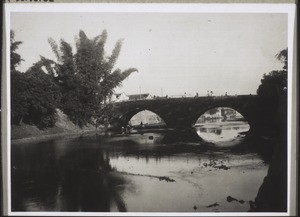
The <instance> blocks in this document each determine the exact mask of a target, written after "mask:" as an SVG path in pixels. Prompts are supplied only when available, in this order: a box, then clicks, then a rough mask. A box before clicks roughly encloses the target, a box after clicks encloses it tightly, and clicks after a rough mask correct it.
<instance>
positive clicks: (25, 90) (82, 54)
mask: <svg viewBox="0 0 300 217" xmlns="http://www.w3.org/2000/svg"><path fill="white" fill-rule="evenodd" d="M106 40H107V32H106V30H104V31H103V32H102V34H101V35H98V36H96V37H95V38H92V39H89V38H88V37H87V36H86V35H85V33H84V32H83V31H80V32H79V36H78V38H77V39H76V53H75V54H73V51H72V47H71V45H70V44H69V43H67V42H66V41H64V40H60V43H59V45H58V44H57V43H56V42H55V41H54V40H53V39H51V38H50V39H49V43H50V46H51V47H52V50H53V52H54V54H55V56H56V61H52V60H49V59H47V58H45V57H41V59H40V61H38V62H37V63H35V64H33V66H32V67H30V68H29V69H28V70H27V71H26V72H25V73H21V72H18V71H16V67H17V66H18V65H19V64H20V62H21V61H22V59H21V56H20V55H19V54H17V53H16V52H15V51H16V49H17V48H18V46H19V45H20V44H21V43H22V42H18V41H15V40H14V34H13V32H12V37H11V47H12V49H11V87H12V88H11V89H12V94H11V98H12V120H13V123H15V124H18V123H20V122H21V121H23V122H26V123H32V124H35V125H37V126H38V127H40V128H43V127H51V126H53V125H54V124H55V109H56V108H60V109H61V110H62V111H63V112H64V113H65V114H66V115H68V117H69V118H70V120H71V121H72V122H74V123H75V124H77V125H79V126H80V127H82V126H84V125H86V124H87V123H94V124H95V123H96V124H101V123H102V124H103V122H106V121H107V118H108V116H109V114H108V113H109V111H110V109H108V106H106V100H107V98H108V97H110V96H111V95H112V94H113V91H114V88H116V87H117V86H120V85H121V83H122V81H123V80H124V79H125V78H127V77H128V76H129V75H130V74H131V73H132V72H135V71H137V69H135V68H129V69H127V70H125V71H121V70H120V69H115V68H114V67H115V63H116V61H117V59H118V57H119V54H120V51H121V47H122V40H119V41H117V43H116V45H115V47H114V49H113V51H112V54H111V55H109V56H107V55H106V53H105V50H104V46H105V43H106Z"/></svg>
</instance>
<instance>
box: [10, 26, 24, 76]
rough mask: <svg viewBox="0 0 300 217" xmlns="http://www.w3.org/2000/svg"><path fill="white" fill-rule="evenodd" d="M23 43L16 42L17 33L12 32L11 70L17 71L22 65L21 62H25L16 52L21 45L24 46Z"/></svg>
mask: <svg viewBox="0 0 300 217" xmlns="http://www.w3.org/2000/svg"><path fill="white" fill-rule="evenodd" d="M22 43H23V42H22V41H16V40H15V32H14V31H13V30H11V31H10V70H11V71H16V67H17V66H18V65H20V63H21V61H24V60H23V59H22V58H21V55H20V54H18V53H17V52H16V50H17V49H18V48H19V45H20V44H22Z"/></svg>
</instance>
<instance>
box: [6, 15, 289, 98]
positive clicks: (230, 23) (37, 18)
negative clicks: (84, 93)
mask: <svg viewBox="0 0 300 217" xmlns="http://www.w3.org/2000/svg"><path fill="white" fill-rule="evenodd" d="M11 29H12V30H14V32H15V39H16V40H17V41H22V42H23V44H21V45H20V46H19V49H18V50H17V52H18V53H19V54H20V55H21V56H22V58H23V59H24V60H25V61H23V62H22V63H21V65H20V67H19V68H18V69H19V70H20V71H26V70H27V69H28V68H29V67H30V66H31V65H32V64H33V63H34V62H36V61H38V60H39V56H40V55H42V56H44V57H47V58H50V59H53V60H55V56H54V53H53V52H52V50H51V47H50V45H49V43H48V38H49V37H51V38H53V39H54V40H55V41H57V42H59V40H60V39H64V40H65V41H67V42H69V43H70V44H71V45H72V46H73V52H74V53H75V51H76V48H75V37H76V36H78V33H79V31H80V30H83V31H84V32H85V33H86V35H87V36H88V37H89V38H93V37H95V36H97V35H99V34H101V32H102V31H103V30H104V29H106V30H107V32H108V40H107V43H106V46H105V50H106V52H107V54H108V55H109V54H110V53H111V51H112V49H113V47H114V45H115V43H116V42H117V40H118V39H121V38H122V39H124V43H123V47H122V50H121V53H120V56H119V59H118V61H117V63H116V67H117V68H120V69H121V70H125V69H127V68H130V67H134V68H137V69H138V72H135V73H133V74H131V75H130V77H128V78H127V79H126V80H125V81H124V82H123V85H122V87H120V88H117V89H116V90H115V91H116V92H117V93H121V92H125V93H126V94H138V93H140V92H141V93H150V94H152V95H156V96H161V95H168V96H179V95H183V94H184V93H186V94H187V95H190V96H194V95H195V94H196V93H198V94H199V95H200V96H201V95H205V94H206V93H207V91H213V93H214V95H224V94H225V92H227V94H228V95H235V94H238V95H239V94H255V93H256V90H257V88H258V86H259V84H260V80H261V79H262V76H263V74H264V73H268V72H270V71H272V70H278V69H281V68H282V64H281V63H280V62H279V61H278V60H276V58H275V55H276V54H277V53H278V52H279V51H280V50H283V49H285V48H286V47H287V14H283V13H277V14H273V13H261V14H256V13H248V14H245V13H102V12H101V13H79V12H76V13H74V12H69V13H56V12H55V13H53V12H52V13H38V12H31V13H30V12H27V13H25V12H14V13H11Z"/></svg>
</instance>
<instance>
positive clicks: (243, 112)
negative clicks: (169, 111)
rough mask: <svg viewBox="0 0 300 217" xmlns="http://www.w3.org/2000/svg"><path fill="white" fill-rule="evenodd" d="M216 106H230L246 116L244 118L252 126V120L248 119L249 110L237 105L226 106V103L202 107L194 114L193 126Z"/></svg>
mask: <svg viewBox="0 0 300 217" xmlns="http://www.w3.org/2000/svg"><path fill="white" fill-rule="evenodd" d="M215 108H229V109H232V110H235V111H237V112H238V113H239V114H241V115H242V116H243V117H244V119H245V120H246V121H247V122H248V124H249V126H250V128H251V124H250V122H251V121H250V120H248V119H247V112H245V111H243V110H242V109H241V108H239V107H236V106H227V105H226V106H224V105H222V104H219V105H211V106H207V107H205V108H202V109H200V111H198V112H196V113H195V116H194V118H193V120H192V121H191V123H192V126H194V125H195V124H196V122H197V120H198V119H199V118H200V117H201V116H202V115H203V114H205V113H206V112H207V111H209V110H212V109H215Z"/></svg>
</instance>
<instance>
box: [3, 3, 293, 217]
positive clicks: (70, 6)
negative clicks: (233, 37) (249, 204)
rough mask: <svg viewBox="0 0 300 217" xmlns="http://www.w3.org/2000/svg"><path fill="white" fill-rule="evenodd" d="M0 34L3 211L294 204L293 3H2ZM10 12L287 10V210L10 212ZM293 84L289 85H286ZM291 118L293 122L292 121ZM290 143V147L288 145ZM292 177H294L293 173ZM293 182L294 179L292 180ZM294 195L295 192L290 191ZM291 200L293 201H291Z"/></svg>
mask: <svg viewBox="0 0 300 217" xmlns="http://www.w3.org/2000/svg"><path fill="white" fill-rule="evenodd" d="M4 10H5V17H4V19H3V20H4V28H3V29H4V32H5V33H4V34H5V35H4V36H5V37H3V44H4V46H3V47H4V48H5V49H6V55H4V56H5V57H3V58H4V59H3V60H4V61H3V69H2V70H3V73H2V74H4V77H3V78H4V79H2V82H3V85H2V87H3V90H4V91H2V93H4V94H3V96H6V97H2V98H3V99H2V102H3V103H2V114H4V115H2V117H3V118H2V133H5V135H4V134H3V135H2V141H1V142H2V160H3V162H2V165H3V177H6V179H3V194H4V195H3V210H4V214H5V215H14V216H25V215H30V216H40V215H44V216H65V215H68V216H70V215H72V216H81V215H83V214H84V215H85V216H116V215H117V216H257V215H259V216H289V215H291V213H293V212H294V211H293V209H295V207H296V199H295V198H291V190H292V187H293V189H296V186H291V174H292V166H293V173H294V174H295V173H296V169H295V168H296V165H292V162H293V163H295V162H296V151H295V150H296V147H294V146H296V138H295V137H296V135H295V130H294V129H293V132H292V130H291V126H294V125H295V124H294V123H295V121H296V119H295V117H294V116H295V115H296V114H297V113H296V112H297V110H296V100H297V97H296V87H295V82H294V81H295V80H296V70H295V67H294V62H295V52H294V49H296V47H295V41H294V36H295V12H296V5H295V4H246V3H245V4H214V3H212V4H202V3H195V4H194V3H188V4H184V3H176V4H174V3H152V4H149V3H130V4H129V3H51V4H31V3H26V4H19V3H18V4H12V3H5V4H4ZM13 12H32V13H34V12H45V13H51V12H64V13H76V12H99V13H101V12H106V13H107V12H110V13H119V12H127V13H145V12H147V13H286V14H288V24H287V25H288V57H289V58H288V84H289V85H288V137H287V138H288V139H287V142H288V170H287V174H288V177H287V178H288V192H287V195H288V198H287V203H288V204H287V212H272V213H270V212H259V213H258V212H254V213H252V212H243V213H241V212H226V213H222V212H220V213H212V212H198V213H187V212H180V213H177V212H176V213H175V212H168V213H166V212H151V213H147V212H127V213H113V212H13V211H11V177H10V169H11V162H10V160H11V158H10V152H11V149H10V148H11V141H10V138H11V125H10V124H11V120H10V59H9V56H10V44H9V42H10V16H11V13H13ZM290 84H293V85H290ZM292 121H293V123H292ZM292 144H293V147H292ZM295 178H296V177H295ZM293 183H294V184H295V183H296V182H293ZM293 197H295V195H293ZM291 202H293V203H295V204H292V205H291Z"/></svg>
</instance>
